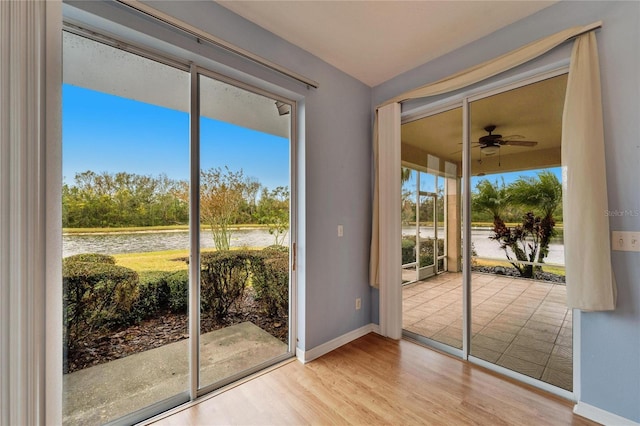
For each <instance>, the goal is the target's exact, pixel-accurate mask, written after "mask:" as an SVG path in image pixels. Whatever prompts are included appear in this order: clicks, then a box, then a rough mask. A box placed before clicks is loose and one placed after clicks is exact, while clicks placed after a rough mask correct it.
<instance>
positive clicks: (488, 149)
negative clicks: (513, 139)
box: [481, 145, 500, 155]
mask: <svg viewBox="0 0 640 426" xmlns="http://www.w3.org/2000/svg"><path fill="white" fill-rule="evenodd" d="M481 150H482V153H483V154H484V155H493V154H495V153H496V152H498V151H499V150H500V147H499V146H498V145H489V146H483V147H482V148H481Z"/></svg>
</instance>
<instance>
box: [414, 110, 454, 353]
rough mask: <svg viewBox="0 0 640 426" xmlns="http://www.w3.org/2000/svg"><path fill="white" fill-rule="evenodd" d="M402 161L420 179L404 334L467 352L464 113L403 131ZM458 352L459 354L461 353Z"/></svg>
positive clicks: (422, 121)
mask: <svg viewBox="0 0 640 426" xmlns="http://www.w3.org/2000/svg"><path fill="white" fill-rule="evenodd" d="M401 131H402V160H403V164H405V165H407V166H408V165H411V168H413V169H414V170H416V171H419V172H416V173H417V179H416V187H417V194H416V205H417V207H418V208H417V209H416V216H417V223H419V227H418V230H419V232H416V236H418V237H419V244H418V250H417V253H416V257H417V259H416V263H417V265H418V273H419V276H418V279H419V280H418V281H417V282H415V283H412V284H407V285H405V286H403V289H402V297H403V313H402V322H403V329H404V332H405V333H406V334H408V335H410V336H411V337H413V338H416V339H418V340H423V341H425V342H427V343H434V342H435V343H436V344H437V345H439V347H441V348H445V350H446V348H455V349H451V350H453V351H455V350H459V349H461V348H462V269H461V265H462V263H461V262H462V250H461V246H462V239H461V232H460V230H461V226H462V215H461V213H462V210H461V209H462V207H461V206H462V193H461V190H460V189H461V170H462V169H461V166H462V145H461V144H460V142H461V141H462V108H455V109H452V110H448V111H445V112H442V113H438V114H435V115H431V116H428V117H425V118H421V119H418V120H415V121H412V122H408V123H405V124H403V125H402V128H401ZM458 352H459V351H458Z"/></svg>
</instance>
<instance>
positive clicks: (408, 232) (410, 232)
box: [400, 167, 420, 284]
mask: <svg viewBox="0 0 640 426" xmlns="http://www.w3.org/2000/svg"><path fill="white" fill-rule="evenodd" d="M418 179H419V173H418V172H417V171H416V170H413V169H411V168H409V167H403V168H402V177H401V182H402V207H401V213H400V217H401V218H402V283H403V284H405V283H412V282H415V281H417V280H418V275H417V258H416V256H417V250H416V245H417V244H416V242H417V238H418V230H419V227H418V219H419V214H420V212H419V207H418V205H417V203H416V200H417V188H418V187H419V182H418Z"/></svg>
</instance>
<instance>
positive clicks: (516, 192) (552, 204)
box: [508, 170, 562, 263]
mask: <svg viewBox="0 0 640 426" xmlns="http://www.w3.org/2000/svg"><path fill="white" fill-rule="evenodd" d="M508 193H509V194H508V197H509V199H510V200H511V201H512V202H514V203H516V204H521V205H523V206H525V207H528V208H531V209H533V210H536V211H537V212H538V213H540V215H541V217H542V220H541V236H540V251H539V253H538V262H540V263H543V261H544V258H545V257H546V256H547V255H548V254H549V243H550V242H551V238H552V237H554V236H555V235H556V231H555V229H554V226H555V220H554V218H553V215H554V213H555V212H556V210H557V209H558V207H560V206H561V205H562V184H561V183H560V181H559V180H558V178H557V177H556V175H555V174H553V173H552V172H550V171H548V170H544V171H541V172H540V173H538V176H537V178H536V177H520V178H519V179H518V180H516V181H515V182H513V183H512V184H511V185H509V188H508Z"/></svg>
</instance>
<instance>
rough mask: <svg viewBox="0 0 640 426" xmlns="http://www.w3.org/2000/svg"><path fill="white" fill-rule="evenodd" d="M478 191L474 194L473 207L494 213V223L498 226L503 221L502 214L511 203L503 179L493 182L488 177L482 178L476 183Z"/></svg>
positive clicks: (472, 198)
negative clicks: (499, 181) (499, 183)
mask: <svg viewBox="0 0 640 426" xmlns="http://www.w3.org/2000/svg"><path fill="white" fill-rule="evenodd" d="M476 190H477V192H475V193H473V194H472V197H471V207H472V208H473V209H474V210H478V211H488V212H490V213H491V214H492V215H493V224H494V226H496V225H497V224H499V223H503V222H502V218H501V217H502V214H503V213H504V210H505V208H506V207H507V204H508V203H509V193H508V191H507V187H506V186H505V184H504V180H503V181H502V185H498V181H496V182H495V184H492V183H491V182H489V181H488V180H487V179H482V180H481V181H480V182H478V184H477V185H476Z"/></svg>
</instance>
